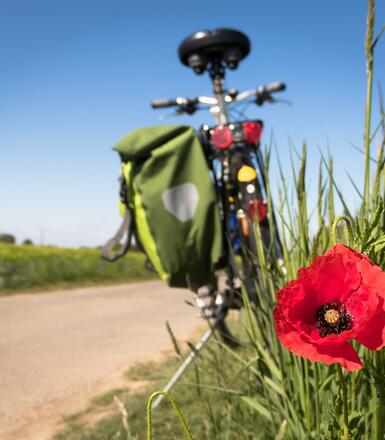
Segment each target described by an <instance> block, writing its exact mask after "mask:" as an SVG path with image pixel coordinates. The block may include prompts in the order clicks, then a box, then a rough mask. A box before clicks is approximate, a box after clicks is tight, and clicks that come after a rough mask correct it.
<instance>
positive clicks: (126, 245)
mask: <svg viewBox="0 0 385 440" xmlns="http://www.w3.org/2000/svg"><path fill="white" fill-rule="evenodd" d="M125 235H126V238H125V240H124V241H123V243H120V242H121V240H122V239H123V237H124V236H125ZM131 237H132V221H131V212H130V210H129V209H128V208H127V209H126V211H125V214H124V218H123V223H122V224H121V225H120V227H119V229H118V231H117V232H116V234H115V235H114V236H113V237H112V238H110V239H109V240H108V241H107V243H106V244H105V245H104V246H103V248H102V250H101V253H100V256H101V257H102V258H103V259H104V260H107V261H116V260H118V259H119V258H121V257H123V255H125V254H126V253H127V252H128V250H129V249H130V246H131ZM117 246H120V248H119V250H118V251H116V252H115V253H114V248H116V247H117Z"/></svg>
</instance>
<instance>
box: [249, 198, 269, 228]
mask: <svg viewBox="0 0 385 440" xmlns="http://www.w3.org/2000/svg"><path fill="white" fill-rule="evenodd" d="M249 215H250V218H251V219H252V220H254V219H255V215H257V216H258V221H259V222H260V223H261V222H263V221H264V220H265V219H266V217H267V205H266V203H263V202H262V200H259V199H258V200H250V202H249Z"/></svg>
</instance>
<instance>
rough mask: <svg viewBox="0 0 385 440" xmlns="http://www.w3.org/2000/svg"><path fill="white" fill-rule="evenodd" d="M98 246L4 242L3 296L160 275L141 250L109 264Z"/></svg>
mask: <svg viewBox="0 0 385 440" xmlns="http://www.w3.org/2000/svg"><path fill="white" fill-rule="evenodd" d="M99 254H100V251H99V250H98V249H70V248H57V247H49V246H28V245H26V246H23V245H12V244H0V295H5V294H12V293H17V292H21V291H37V290H51V289H57V288H63V287H76V286H86V285H94V284H108V283H120V282H122V283H123V282H131V281H139V280H146V279H152V278H156V275H155V274H153V273H152V272H150V271H149V270H148V269H146V268H145V267H144V262H145V257H144V255H143V254H142V253H140V252H135V251H133V252H130V253H129V255H127V256H126V257H124V258H122V259H120V260H119V261H116V262H114V263H109V262H107V261H104V260H102V259H101V258H100V256H99Z"/></svg>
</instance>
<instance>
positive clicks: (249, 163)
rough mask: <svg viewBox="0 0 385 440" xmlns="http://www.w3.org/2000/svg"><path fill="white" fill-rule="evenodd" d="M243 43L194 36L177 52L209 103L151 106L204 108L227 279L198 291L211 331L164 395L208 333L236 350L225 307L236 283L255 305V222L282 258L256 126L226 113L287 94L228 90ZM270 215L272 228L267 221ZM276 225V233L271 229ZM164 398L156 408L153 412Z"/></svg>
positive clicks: (276, 86)
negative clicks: (205, 77) (202, 84)
mask: <svg viewBox="0 0 385 440" xmlns="http://www.w3.org/2000/svg"><path fill="white" fill-rule="evenodd" d="M249 52H250V41H249V39H248V37H247V36H246V35H245V34H243V33H242V32H239V31H237V30H233V29H215V30H213V31H199V32H196V33H194V34H192V35H190V36H189V37H187V38H186V39H185V40H183V41H182V43H181V45H180V46H179V59H180V61H181V62H182V63H183V64H184V65H186V66H187V67H190V68H191V69H192V70H193V71H194V72H195V73H196V74H198V75H201V74H203V73H205V72H208V73H209V76H210V79H211V81H212V84H213V90H214V96H197V97H193V98H186V97H178V98H175V99H158V100H154V101H152V107H153V108H154V109H162V108H170V107H171V108H176V111H175V113H174V114H176V115H182V114H187V115H193V114H194V113H195V112H196V111H198V110H200V109H209V111H210V113H211V114H212V116H213V117H214V118H215V120H216V125H214V126H212V127H210V126H209V125H203V126H202V127H201V128H200V129H199V131H198V135H199V138H200V141H201V145H202V148H203V151H204V152H205V156H206V160H207V163H208V165H209V169H210V172H211V176H212V181H213V184H214V186H215V189H216V192H217V200H218V206H219V209H220V212H221V220H222V226H223V228H222V230H223V235H224V243H225V252H224V258H223V259H222V261H220V262H219V263H218V271H220V270H222V271H223V270H224V271H225V272H226V276H227V280H226V283H225V286H223V283H222V287H220V286H219V285H218V284H220V283H218V281H220V280H219V277H216V280H217V282H216V283H215V284H214V285H212V286H208V287H207V289H206V292H204V293H203V295H202V294H200V292H199V291H198V292H197V305H198V308H199V309H200V310H201V314H202V316H203V317H206V318H214V325H212V327H211V328H210V329H209V330H208V331H207V332H206V333H205V334H204V335H203V337H202V339H201V340H200V341H199V343H198V344H197V346H196V347H195V350H193V351H192V352H191V354H190V356H189V357H188V358H187V359H186V360H185V362H184V363H183V364H182V366H181V367H180V368H179V370H178V371H177V372H176V374H175V375H174V377H173V378H172V379H171V381H170V382H169V384H168V385H167V386H166V388H165V391H166V392H167V391H169V390H170V388H171V387H172V386H173V385H174V384H175V382H176V381H177V380H178V379H179V377H180V376H181V375H182V373H183V371H184V370H185V369H186V368H187V366H188V365H189V363H190V362H191V361H192V360H193V358H194V357H195V356H196V355H197V354H198V352H199V350H200V349H201V348H202V347H203V345H204V344H205V343H206V341H207V340H208V339H209V337H210V335H211V334H212V331H213V329H214V328H217V329H218V330H219V333H220V335H221V336H222V339H223V340H224V341H225V342H226V343H228V344H230V345H236V342H235V344H234V338H233V337H232V335H231V333H230V332H229V330H228V328H227V326H226V323H225V318H226V316H227V313H228V310H229V309H230V308H240V307H241V306H242V297H241V294H240V281H241V282H242V283H243V285H244V287H245V289H246V291H247V294H248V296H249V298H250V300H251V302H252V303H254V305H256V306H258V299H257V295H256V294H255V282H258V280H259V276H260V274H259V265H260V263H259V261H258V252H257V246H258V243H257V241H256V236H255V234H254V222H255V221H258V222H259V230H260V232H261V240H262V243H263V248H264V252H266V253H267V252H268V251H269V250H273V252H272V254H274V255H275V258H276V259H279V258H280V256H281V242H280V238H279V235H278V229H277V227H276V220H275V216H274V212H273V211H272V212H270V213H268V212H267V205H266V202H265V201H264V199H266V196H267V189H266V176H265V166H264V160H263V155H262V154H261V150H260V139H261V134H262V129H263V123H262V121H261V120H233V118H232V117H231V114H230V113H231V108H233V107H234V106H236V105H237V104H240V103H249V102H250V103H255V104H256V105H258V106H262V105H263V104H264V103H266V102H269V103H274V102H278V100H277V99H275V98H274V96H273V94H274V93H277V92H281V91H283V90H285V88H286V86H285V84H284V83H271V84H268V85H265V86H261V87H258V88H256V89H251V90H246V91H244V92H238V91H237V90H235V89H230V90H226V89H225V87H224V79H225V73H226V69H227V68H228V69H231V70H234V69H236V68H237V67H238V65H239V63H240V62H241V61H242V60H243V59H244V58H245V57H246V56H247V55H248V54H249ZM268 216H270V221H269V219H268ZM270 225H274V228H273V229H274V230H273V231H272V230H271V229H270ZM236 255H239V257H240V259H241V270H239V268H238V267H237V262H236ZM161 400H162V399H161V398H158V400H157V401H156V402H155V403H154V405H153V407H156V406H157V405H158V404H159V403H160V401H161Z"/></svg>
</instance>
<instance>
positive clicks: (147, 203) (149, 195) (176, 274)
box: [102, 126, 223, 288]
mask: <svg viewBox="0 0 385 440" xmlns="http://www.w3.org/2000/svg"><path fill="white" fill-rule="evenodd" d="M114 149H115V150H116V151H117V152H118V153H119V154H120V157H121V161H122V177H121V203H120V211H121V214H122V215H123V216H124V217H125V221H124V223H123V225H122V227H121V230H120V231H119V232H118V234H117V236H116V237H114V238H113V239H111V240H110V242H109V243H107V244H106V246H105V249H104V250H103V252H102V256H103V257H104V258H106V259H109V260H114V259H116V258H117V257H118V256H121V255H123V254H124V253H125V252H126V251H127V250H128V247H129V243H128V245H127V246H125V247H124V249H123V250H122V251H121V252H120V253H119V255H113V256H111V251H112V247H113V246H114V245H116V242H117V238H119V239H120V238H121V236H122V235H123V233H124V232H126V233H127V235H128V241H130V236H131V231H133V232H134V233H135V236H136V241H137V242H138V244H139V245H141V247H142V248H143V250H144V252H145V253H146V255H147V256H148V258H149V259H150V261H151V263H152V265H153V266H154V268H155V269H156V271H157V272H158V274H159V275H160V277H161V278H162V279H163V280H164V281H166V282H167V283H168V284H169V285H170V286H173V287H193V288H195V287H199V286H202V285H204V284H207V283H209V281H210V279H211V277H212V276H213V271H214V267H215V264H216V263H217V261H218V260H219V259H220V257H221V254H222V245H223V243H222V242H223V237H222V232H221V222H220V217H219V211H218V207H217V203H216V196H215V190H214V187H213V184H212V182H211V179H210V174H209V168H208V165H207V162H206V159H205V156H204V154H203V151H202V147H201V144H200V142H199V139H198V138H197V136H196V134H195V131H194V130H193V129H192V128H191V127H187V126H153V127H147V128H142V129H137V130H134V131H133V132H131V133H130V134H128V135H127V136H125V137H124V138H123V139H121V140H120V141H119V142H118V143H117V144H116V145H115V147H114Z"/></svg>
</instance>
